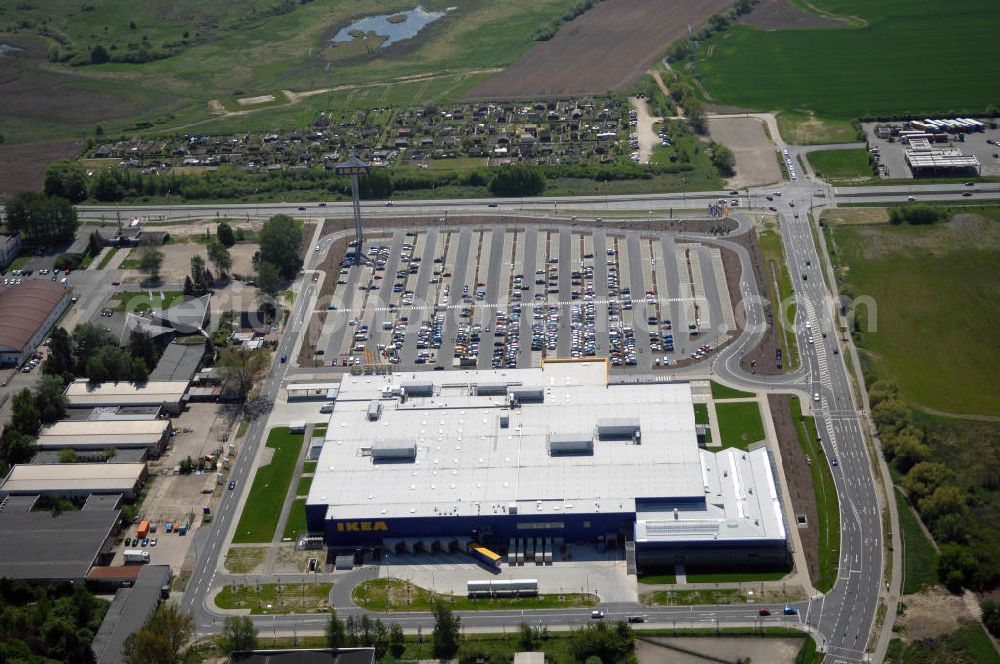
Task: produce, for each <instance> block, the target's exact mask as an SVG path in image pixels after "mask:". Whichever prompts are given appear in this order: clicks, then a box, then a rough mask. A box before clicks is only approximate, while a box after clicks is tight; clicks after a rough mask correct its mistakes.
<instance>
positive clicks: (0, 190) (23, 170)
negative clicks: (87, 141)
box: [0, 58, 83, 202]
mask: <svg viewBox="0 0 1000 664" xmlns="http://www.w3.org/2000/svg"><path fill="white" fill-rule="evenodd" d="M2 59H3V58H0V60H2ZM3 97H4V93H3V84H0V99H2V98H3ZM2 124H3V116H2V114H0V126H2ZM82 149H83V141H78V140H61V141H39V142H36V143H18V144H8V143H3V144H0V202H3V201H4V200H7V199H8V198H9V197H11V196H13V195H14V194H19V193H21V192H22V191H32V190H35V189H40V188H41V186H42V180H43V176H44V174H45V167H46V166H48V165H49V164H50V163H51V162H53V161H55V160H56V159H75V158H76V157H77V156H78V155H79V154H80V151H81V150H82Z"/></svg>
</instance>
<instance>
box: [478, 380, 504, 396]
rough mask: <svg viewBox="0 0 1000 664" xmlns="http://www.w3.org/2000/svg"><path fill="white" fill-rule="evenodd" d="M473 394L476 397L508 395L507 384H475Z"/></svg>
mask: <svg viewBox="0 0 1000 664" xmlns="http://www.w3.org/2000/svg"><path fill="white" fill-rule="evenodd" d="M472 393H473V394H475V395H476V396H480V397H486V396H503V395H505V394H507V383H473V384H472Z"/></svg>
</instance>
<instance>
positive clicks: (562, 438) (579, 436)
mask: <svg viewBox="0 0 1000 664" xmlns="http://www.w3.org/2000/svg"><path fill="white" fill-rule="evenodd" d="M593 453H594V437H593V435H591V434H589V433H553V434H549V455H550V456H559V455H570V454H593Z"/></svg>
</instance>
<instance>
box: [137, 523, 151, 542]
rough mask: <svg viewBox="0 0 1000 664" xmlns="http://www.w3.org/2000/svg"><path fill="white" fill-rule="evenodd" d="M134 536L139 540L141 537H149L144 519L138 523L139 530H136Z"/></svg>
mask: <svg viewBox="0 0 1000 664" xmlns="http://www.w3.org/2000/svg"><path fill="white" fill-rule="evenodd" d="M136 534H137V535H138V536H139V539H142V538H143V537H146V536H147V535H149V521H146V520H145V519H143V520H142V521H140V522H139V528H138V529H137V530H136Z"/></svg>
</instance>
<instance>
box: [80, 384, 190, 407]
mask: <svg viewBox="0 0 1000 664" xmlns="http://www.w3.org/2000/svg"><path fill="white" fill-rule="evenodd" d="M188 384H189V383H188V381H186V380H159V381H152V380H151V381H148V382H145V383H125V382H119V383H113V382H106V383H91V382H90V381H88V380H87V379H86V378H80V379H77V380H74V381H73V382H72V383H70V384H69V385H68V386H66V400H67V404H68V405H69V407H70V408H106V407H112V406H159V407H162V408H163V409H164V410H166V411H167V412H169V413H171V414H174V415H176V414H177V413H179V412H181V408H182V407H183V403H182V402H183V400H184V393H185V392H186V391H187V388H188Z"/></svg>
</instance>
